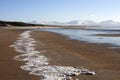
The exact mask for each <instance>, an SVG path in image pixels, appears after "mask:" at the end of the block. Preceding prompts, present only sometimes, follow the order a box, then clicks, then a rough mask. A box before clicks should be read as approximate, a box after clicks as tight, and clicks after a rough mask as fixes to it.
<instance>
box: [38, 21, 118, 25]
mask: <svg viewBox="0 0 120 80" xmlns="http://www.w3.org/2000/svg"><path fill="white" fill-rule="evenodd" d="M40 24H44V25H72V26H74V25H75V26H76V25H77V26H78V25H85V26H120V22H116V21H113V20H106V21H101V22H94V21H92V20H74V21H69V22H64V23H62V22H57V21H50V22H40Z"/></svg>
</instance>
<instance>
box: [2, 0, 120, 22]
mask: <svg viewBox="0 0 120 80" xmlns="http://www.w3.org/2000/svg"><path fill="white" fill-rule="evenodd" d="M0 20H7V21H24V22H31V21H38V22H39V21H59V22H67V21H72V20H93V21H98V22H99V21H105V20H115V21H120V0H0Z"/></svg>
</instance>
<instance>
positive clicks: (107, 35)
mask: <svg viewBox="0 0 120 80" xmlns="http://www.w3.org/2000/svg"><path fill="white" fill-rule="evenodd" d="M95 36H105V37H120V34H96V35H95Z"/></svg>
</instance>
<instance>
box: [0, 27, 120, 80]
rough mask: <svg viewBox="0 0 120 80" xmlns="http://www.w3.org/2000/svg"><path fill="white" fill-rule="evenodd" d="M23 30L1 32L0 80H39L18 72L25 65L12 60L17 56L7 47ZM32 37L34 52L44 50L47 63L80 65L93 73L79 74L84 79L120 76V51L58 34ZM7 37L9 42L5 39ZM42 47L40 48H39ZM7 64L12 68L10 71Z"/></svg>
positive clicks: (36, 33) (38, 33) (112, 79)
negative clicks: (93, 73)
mask: <svg viewBox="0 0 120 80" xmlns="http://www.w3.org/2000/svg"><path fill="white" fill-rule="evenodd" d="M23 31H24V30H12V29H10V30H9V29H2V30H0V38H2V40H0V44H1V45H0V46H1V47H0V48H1V49H0V50H1V56H0V57H1V58H0V59H1V60H0V64H1V65H2V66H1V68H0V69H1V70H0V76H2V77H1V78H0V79H2V80H39V79H40V78H39V76H34V75H29V74H28V72H27V71H23V70H21V69H20V66H21V65H23V64H24V62H19V61H15V60H14V59H13V57H14V56H16V55H19V53H17V52H15V51H14V49H13V48H10V47H9V46H10V45H11V44H13V42H14V41H16V40H17V37H18V35H19V34H20V33H22V32H23ZM31 35H32V37H33V38H34V39H35V40H37V41H38V44H37V46H36V48H37V50H41V49H46V50H47V51H46V52H45V53H44V55H45V56H46V57H48V58H51V60H50V64H53V65H54V64H57V65H65V66H80V67H85V68H88V69H92V70H95V71H96V73H97V74H96V75H94V76H86V75H80V76H78V78H79V79H83V80H84V79H86V80H118V79H119V78H120V77H119V75H120V64H119V62H120V54H119V53H120V50H119V49H110V48H108V47H107V46H108V45H103V44H91V43H85V42H82V41H76V40H69V39H68V38H66V37H65V36H62V35H60V34H56V33H52V32H46V31H32V34H31ZM8 36H10V39H9V38H8ZM41 44H43V45H41ZM3 46H4V47H3ZM9 65H11V67H10V69H9Z"/></svg>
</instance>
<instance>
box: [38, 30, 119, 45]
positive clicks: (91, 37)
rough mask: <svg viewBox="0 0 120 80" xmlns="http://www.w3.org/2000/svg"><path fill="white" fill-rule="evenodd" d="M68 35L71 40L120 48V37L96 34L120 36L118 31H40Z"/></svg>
mask: <svg viewBox="0 0 120 80" xmlns="http://www.w3.org/2000/svg"><path fill="white" fill-rule="evenodd" d="M40 30H44V31H49V32H55V33H59V34H62V35H66V36H67V37H69V38H70V39H75V40H80V41H86V42H88V43H105V44H110V45H111V46H114V47H115V46H116V47H120V36H119V37H118V36H117V37H115V36H114V37H112V36H95V35H96V34H120V31H117V30H82V29H59V28H58V29H57V28H55V29H40Z"/></svg>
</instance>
